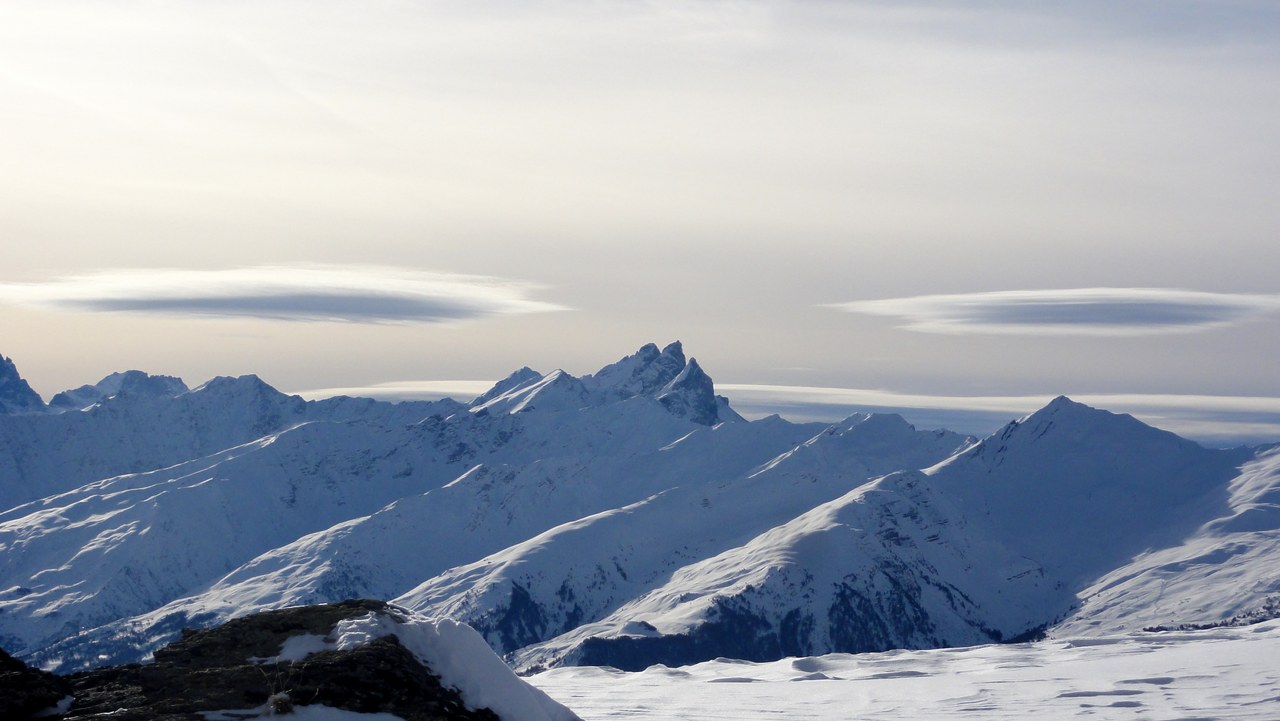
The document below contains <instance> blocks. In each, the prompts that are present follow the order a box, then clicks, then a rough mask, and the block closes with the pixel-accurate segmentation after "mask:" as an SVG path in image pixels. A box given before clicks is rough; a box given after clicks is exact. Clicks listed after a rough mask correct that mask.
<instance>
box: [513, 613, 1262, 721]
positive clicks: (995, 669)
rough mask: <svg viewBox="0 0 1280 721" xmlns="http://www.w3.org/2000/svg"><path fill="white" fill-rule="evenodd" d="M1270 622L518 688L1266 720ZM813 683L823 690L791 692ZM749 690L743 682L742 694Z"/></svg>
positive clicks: (588, 678) (791, 707)
mask: <svg viewBox="0 0 1280 721" xmlns="http://www.w3.org/2000/svg"><path fill="white" fill-rule="evenodd" d="M1277 657H1280V620H1275V621H1268V622H1266V623H1262V624H1258V625H1255V626H1250V627H1245V628H1226V629H1214V630H1212V631H1196V632H1187V633H1177V634H1132V635H1127V636H1114V637H1110V638H1107V639H1089V640H1088V641H1087V642H1085V643H1080V642H1079V641H1072V642H1066V641H1045V642H1040V643H1034V644H1006V645H993V646H974V647H970V648H948V649H938V650H930V651H887V652H884V653H870V654H859V655H851V654H830V655H827V656H819V657H812V658H789V659H783V660H781V661H774V662H771V663H745V662H742V661H734V660H731V659H718V660H716V661H709V662H706V663H700V664H697V665H694V666H687V667H684V668H682V669H669V668H667V667H665V666H653V667H651V668H649V669H647V670H645V671H642V672H639V673H622V672H620V671H617V670H616V669H608V668H599V667H565V668H557V669H553V670H551V671H547V672H544V673H541V674H538V675H536V676H532V677H530V678H529V681H530V682H531V683H533V684H535V685H537V686H539V687H541V688H543V689H545V690H547V691H549V692H551V693H554V694H555V695H556V696H557V697H559V698H563V699H565V700H566V701H567V702H568V703H571V704H572V705H573V707H574V709H575V710H576V711H577V712H578V713H579V714H581V716H582V718H583V719H584V720H585V721H605V720H606V719H631V718H636V717H646V718H664V719H683V720H684V721H710V720H712V719H734V720H735V721H764V720H765V719H769V720H773V719H780V718H784V719H807V720H809V721H846V720H847V719H851V718H857V719H877V720H880V721H905V720H907V719H922V718H923V719H981V720H982V721H1015V720H1016V721H1022V719H1028V718H1052V719H1061V718H1077V717H1092V718H1099V719H1119V718H1157V719H1172V718H1182V719H1191V718H1201V719H1207V718H1213V719H1218V720H1220V721H1274V719H1275V718H1276V708H1277V702H1278V700H1280V678H1278V677H1277V676H1276V673H1275V659H1276V658H1277ZM813 680H819V681H821V683H793V682H794V681H813ZM748 681H749V683H748Z"/></svg>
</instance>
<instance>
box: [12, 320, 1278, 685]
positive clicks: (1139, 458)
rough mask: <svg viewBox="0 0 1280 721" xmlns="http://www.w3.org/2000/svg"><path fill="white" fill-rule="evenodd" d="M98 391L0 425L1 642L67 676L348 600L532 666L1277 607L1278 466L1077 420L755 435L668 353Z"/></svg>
mask: <svg viewBox="0 0 1280 721" xmlns="http://www.w3.org/2000/svg"><path fill="white" fill-rule="evenodd" d="M171 380H176V379H171ZM108 381H110V382H108ZM92 388H94V389H95V390H94V391H93V393H101V394H102V398H101V399H99V400H97V401H94V403H93V404H92V405H90V406H89V407H87V408H86V409H85V410H83V411H74V412H63V413H48V412H44V413H27V414H18V415H5V416H0V443H3V445H2V446H0V471H3V473H4V475H0V478H2V479H4V483H5V485H3V486H0V494H5V498H7V499H8V500H6V501H4V508H6V509H7V510H3V511H0V578H4V579H5V581H4V584H3V586H4V587H3V588H0V646H4V647H6V648H8V649H9V650H11V651H14V652H16V653H17V654H18V655H20V656H22V657H24V658H26V659H28V660H31V661H33V662H36V663H38V664H41V665H45V666H57V667H60V668H61V669H63V670H70V669H74V668H80V667H84V666H87V665H93V664H96V663H101V662H119V661H127V660H136V659H140V658H143V657H145V656H146V654H147V653H149V652H150V651H151V650H152V649H154V648H156V647H157V646H159V645H161V644H163V643H164V642H165V641H166V640H168V639H171V638H173V637H174V636H175V635H177V634H178V632H179V631H180V629H181V628H182V627H184V626H190V625H208V624H212V623H215V622H218V621H221V620H225V619H227V618H231V617H235V616H239V615H243V614H246V613H249V612H252V611H257V610H265V609H272V608H280V607H283V606H289V605H295V604H304V603H316V602H327V601H338V600H341V599H344V598H352V597H373V598H381V599H396V602H397V603H399V604H400V605H402V606H405V607H407V608H411V609H413V610H414V611H415V612H419V613H423V614H426V615H429V616H436V617H449V618H453V619H456V620H459V621H465V622H467V623H469V624H471V625H473V626H474V627H475V628H476V629H477V631H478V632H479V633H480V634H481V635H482V636H483V637H484V638H485V640H486V641H487V642H488V643H489V644H490V645H491V646H492V647H493V648H495V649H496V650H498V651H499V652H501V653H504V654H507V658H508V660H509V661H510V662H512V663H513V664H515V665H516V666H517V668H519V669H521V670H525V671H531V670H537V669H541V668H547V667H553V666H557V665H564V664H582V663H588V664H592V663H599V664H608V665H612V666H617V667H622V668H645V667H647V666H649V665H651V664H653V663H666V664H668V665H671V664H679V663H695V662H699V661H703V660H707V659H711V658H716V657H719V656H730V657H739V658H747V659H755V660H760V661H764V660H768V659H772V658H779V657H781V656H784V655H813V654H821V653H827V652H833V651H840V652H849V651H857V652H867V651H882V650H887V649H893V648H930V647H935V646H954V645H967V644H975V643H987V642H991V641H1008V640H1010V639H1016V638H1020V637H1023V636H1030V635H1035V634H1037V633H1041V632H1045V633H1049V634H1051V635H1053V634H1057V633H1071V634H1077V635H1083V634H1101V633H1117V632H1123V631H1128V630H1133V629H1136V628H1141V627H1143V626H1147V625H1157V624H1165V623H1183V622H1200V623H1203V622H1212V621H1217V620H1221V619H1224V618H1227V617H1229V616H1231V615H1235V614H1240V613H1247V612H1248V611H1250V610H1253V609H1256V608H1260V607H1262V606H1263V605H1264V604H1265V603H1267V602H1268V599H1272V598H1274V597H1275V596H1276V595H1277V594H1280V585H1278V584H1280V575H1278V574H1277V573H1276V572H1275V571H1274V570H1273V569H1275V568H1277V567H1280V557H1278V556H1277V554H1278V553H1280V542H1278V539H1280V511H1277V509H1278V508H1280V450H1277V449H1276V448H1262V449H1253V450H1249V449H1236V450H1230V451H1222V450H1209V449H1205V448H1202V447H1200V446H1198V445H1196V444H1194V443H1191V442H1189V441H1186V440H1184V439H1181V438H1179V437H1177V436H1175V435H1173V434H1169V433H1166V432H1164V431H1160V430H1157V429H1154V428H1150V427H1148V426H1146V425H1144V424H1142V423H1140V422H1138V421H1136V420H1134V419H1133V418H1130V417H1128V416H1118V415H1114V414H1111V413H1107V412H1106V411H1101V410H1096V409H1092V408H1088V407H1087V406H1083V405H1081V404H1078V403H1074V402H1072V401H1070V400H1069V399H1066V398H1058V399H1055V400H1054V401H1053V402H1052V403H1050V404H1049V405H1048V406H1046V407H1045V408H1044V409H1042V410H1040V411H1038V412H1036V413H1034V414H1031V415H1030V416H1027V417H1026V418H1023V419H1020V420H1017V421H1014V422H1012V423H1010V424H1009V425H1008V426H1006V427H1005V428H1003V429H1001V431H999V432H997V433H995V434H993V435H992V436H991V437H989V438H986V439H983V440H981V441H976V440H975V439H972V438H968V437H965V436H960V435H957V434H954V433H950V432H947V431H922V430H917V429H915V428H914V427H912V426H911V425H910V424H908V423H907V422H906V421H905V420H903V419H902V418H901V417H899V416H896V415H883V414H871V415H866V414H857V415H854V416H851V417H849V418H847V419H845V420H844V421H841V422H840V423H836V424H830V425H827V424H794V423H789V422H787V421H785V420H783V419H781V418H778V417H776V416H774V417H769V418H764V419H760V420H757V421H751V422H747V421H744V420H742V419H741V418H740V417H739V416H738V415H737V414H736V413H734V412H733V411H732V409H731V408H730V407H729V405H728V402H727V401H725V400H724V399H723V398H721V397H719V396H717V395H715V389H714V384H713V382H712V380H711V378H710V376H709V375H707V374H706V373H705V371H703V370H702V368H701V367H700V366H699V365H698V363H697V361H696V360H694V359H692V358H686V357H685V355H684V351H683V348H682V347H681V346H680V344H679V343H673V344H670V345H668V346H667V347H666V348H663V349H661V350H659V348H658V347H657V346H655V345H652V344H649V345H646V346H644V347H642V348H640V349H639V350H638V351H637V352H636V353H634V354H632V355H629V356H627V357H625V358H623V359H621V360H619V361H618V362H616V363H613V364H611V365H609V366H606V367H605V368H602V369H601V370H600V371H599V372H597V373H595V374H593V375H588V376H583V377H581V378H577V377H574V376H572V375H570V374H568V373H566V372H564V371H562V370H557V371H554V372H551V373H548V374H545V375H544V374H539V373H537V372H535V371H532V370H530V369H528V368H522V369H520V370H518V371H516V372H515V373H513V374H512V375H511V376H509V377H508V378H506V379H504V380H502V381H500V382H499V383H498V384H496V385H495V386H494V387H493V388H492V389H491V390H490V391H489V392H487V393H485V394H484V395H482V396H480V397H479V398H477V399H475V400H474V401H472V402H471V403H470V404H465V405H464V404H461V403H457V402H454V401H450V400H445V401H439V402H434V403H409V404H386V403H378V402H375V401H370V400H367V399H353V398H334V399H329V400H326V401H319V402H314V403H307V402H304V401H302V400H301V399H299V398H296V397H292V396H286V395H284V394H281V393H278V392H276V391H275V390H274V389H272V388H271V387H270V386H268V385H267V384H265V383H263V382H262V381H261V380H260V379H258V378H256V377H253V376H245V377H241V378H218V379H214V380H213V381H210V382H209V383H206V384H204V385H202V386H200V387H198V388H196V389H194V390H191V391H182V390H181V389H180V388H178V387H177V386H175V385H174V384H173V383H172V382H171V381H170V380H164V379H161V380H156V379H155V377H151V376H146V375H145V374H140V373H139V374H133V373H124V374H116V375H113V376H108V378H107V379H104V381H103V382H101V383H100V384H98V386H93V387H92ZM78 391H83V392H84V393H89V391H84V389H78ZM174 391H177V392H176V393H175V392H174ZM89 395H92V393H89ZM83 397H88V396H83ZM73 405H74V404H73ZM5 464H8V465H7V466H6V465H5ZM10 479H18V480H19V482H12V481H11V480H10Z"/></svg>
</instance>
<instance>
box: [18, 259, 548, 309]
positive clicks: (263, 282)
mask: <svg viewBox="0 0 1280 721" xmlns="http://www.w3.org/2000/svg"><path fill="white" fill-rule="evenodd" d="M534 289H535V286H533V285H531V284H529V283H525V282H520V281H513V280H506V279H502V278H491V277H484V276H473V275H459V274H451V273H434V272H428V271H420V270H406V269H401V268H390V267H380V266H355V267H346V266H342V267H340V266H302V267H277V266H260V267H252V268H236V269H228V270H179V269H149V270H107V271H102V272H99V273H92V274H84V275H71V276H65V277H60V278H55V279H52V280H49V281H45V282H39V283H0V303H5V304H10V305H18V306H28V307H36V308H47V309H55V310H68V311H87V312H123V313H145V314H156V315H171V316H172V315H176V316H204V317H221V318H260V319H269V320H280V321H336V322H348V323H447V322H454V321H462V320H469V319H474V318H483V317H487V316H495V315H507V314H516V313H538V312H545V311H554V310H564V308H563V306H559V305H555V304H552V303H546V302H542V301H537V300H532V299H530V298H529V297H528V294H529V293H530V292H531V291H532V290H534Z"/></svg>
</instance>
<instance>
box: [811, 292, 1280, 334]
mask: <svg viewBox="0 0 1280 721" xmlns="http://www.w3.org/2000/svg"><path fill="white" fill-rule="evenodd" d="M833 307H835V308H838V309H840V310H844V311H847V312H850V313H861V314H864V315H879V316H889V317H894V318H900V319H902V320H903V321H905V324H904V326H903V327H905V328H908V329H910V330H915V331H922V332H926V333H952V334H963V333H1001V334H1019V335H1021V334H1025V335H1155V334H1162V333H1187V332H1194V331H1199V330H1206V329H1209V328H1216V327H1222V326H1229V325H1235V324H1237V323H1242V322H1244V321H1247V320H1252V319H1254V318H1257V317H1260V316H1262V315H1265V314H1267V313H1272V312H1275V311H1276V310H1280V296H1275V295H1249V294H1242V293H1206V292H1200V291H1189V290H1174V289H1167V288H1075V289H1065V290H1011V291H995V292H988V293H964V294H955V295H921V296H914V297H909V298H886V299H882V300H861V301H853V302H851V303H840V304H836V305H834V306H833Z"/></svg>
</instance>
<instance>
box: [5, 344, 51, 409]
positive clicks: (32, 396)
mask: <svg viewBox="0 0 1280 721" xmlns="http://www.w3.org/2000/svg"><path fill="white" fill-rule="evenodd" d="M44 409H45V406H44V401H43V400H42V399H41V398H40V394H39V393H36V392H35V391H34V390H32V389H31V386H30V385H28V384H27V382H26V381H25V380H23V379H22V376H21V375H19V374H18V367H17V366H15V365H14V364H13V361H12V360H10V359H8V358H6V357H4V356H0V415H3V414H12V413H39V412H41V411H43V410H44Z"/></svg>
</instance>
